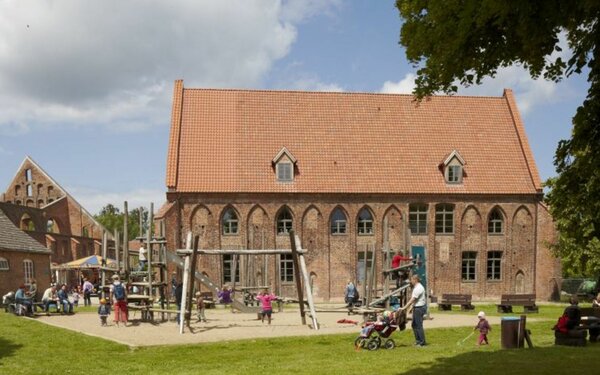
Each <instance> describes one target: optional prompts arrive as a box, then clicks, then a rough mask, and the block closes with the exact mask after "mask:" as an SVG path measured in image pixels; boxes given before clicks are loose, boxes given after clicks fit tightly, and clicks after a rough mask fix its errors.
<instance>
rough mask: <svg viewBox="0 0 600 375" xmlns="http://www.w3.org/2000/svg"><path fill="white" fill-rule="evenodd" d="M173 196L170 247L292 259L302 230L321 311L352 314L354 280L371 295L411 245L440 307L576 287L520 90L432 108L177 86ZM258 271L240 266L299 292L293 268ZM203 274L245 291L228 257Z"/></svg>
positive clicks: (208, 261)
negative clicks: (561, 251)
mask: <svg viewBox="0 0 600 375" xmlns="http://www.w3.org/2000/svg"><path fill="white" fill-rule="evenodd" d="M166 185H167V189H168V190H167V204H166V205H165V206H164V207H163V208H162V209H161V210H160V212H159V213H158V215H157V218H158V219H159V220H158V223H159V224H160V226H161V227H162V228H163V230H164V233H166V236H167V241H168V244H169V248H171V249H173V248H175V247H181V246H183V244H182V238H183V237H184V236H185V233H186V232H187V231H188V230H190V229H191V230H192V231H193V232H194V233H195V234H200V235H201V236H202V239H201V245H200V246H201V247H202V248H223V249H227V248H250V249H257V248H273V247H277V248H288V247H289V239H288V236H287V235H285V234H286V232H287V230H288V229H289V228H293V229H294V230H295V232H296V233H297V234H299V236H300V238H301V241H302V245H303V247H304V248H306V249H308V255H307V262H308V264H307V265H308V271H309V272H310V274H311V277H312V282H313V286H314V290H315V297H316V299H317V300H340V299H341V298H342V296H343V290H344V286H345V284H346V282H347V280H348V279H353V280H358V281H359V283H360V282H361V279H362V278H363V277H364V270H365V263H366V262H367V259H370V256H371V252H372V251H375V255H376V267H377V274H378V275H380V274H381V273H380V271H381V269H382V267H384V264H385V263H384V262H386V260H385V259H384V250H385V249H387V248H390V249H394V250H398V249H399V250H405V249H407V248H409V247H410V245H423V246H425V248H426V254H427V268H428V287H429V289H430V292H431V293H432V294H433V295H438V296H439V295H441V294H442V293H471V294H473V297H474V298H475V299H496V298H498V297H499V295H500V294H502V293H515V292H516V293H536V294H537V296H538V299H540V300H547V299H549V298H550V297H551V296H552V295H553V293H555V292H556V288H557V285H559V283H560V277H561V268H560V264H559V262H558V260H556V259H554V258H553V257H552V255H551V253H550V251H549V250H548V248H547V246H548V244H549V243H551V242H552V241H554V240H555V236H556V231H555V229H554V226H553V223H552V219H551V217H550V216H549V214H548V211H547V209H546V208H545V207H544V206H543V204H542V197H543V193H542V186H541V182H540V178H539V175H538V171H537V168H536V165H535V161H534V159H533V156H532V153H531V150H530V148H529V145H528V142H527V137H526V135H525V130H524V126H523V124H522V121H521V118H520V115H519V112H518V110H517V107H516V103H515V99H514V96H513V94H512V92H511V91H510V90H505V91H504V94H503V95H502V96H501V97H466V96H435V97H432V98H430V99H428V100H425V101H423V102H421V103H419V104H416V103H415V102H414V100H413V97H412V96H410V95H387V94H367V93H322V92H289V91H253V90H219V89H187V88H184V87H183V82H182V81H176V82H175V89H174V98H173V109H172V118H171V133H170V140H169V149H168V159H167V173H166ZM249 262H250V260H246V263H249ZM261 262H262V263H261ZM253 264H254V265H253V266H252V267H250V266H249V265H248V264H243V263H242V264H241V265H240V267H238V268H241V270H242V273H250V275H242V277H241V278H242V279H243V280H250V279H252V278H253V277H254V276H256V278H255V281H256V280H258V281H259V280H261V277H263V276H264V274H267V275H279V278H280V279H281V280H282V283H283V286H284V292H285V291H287V292H288V293H291V291H292V289H293V288H294V286H293V283H292V281H293V275H292V274H291V272H290V270H291V268H290V262H289V260H288V259H281V260H276V259H267V260H263V261H259V262H258V264H259V266H257V265H256V264H257V263H256V262H254V263H253ZM199 269H200V270H202V271H204V272H206V273H207V274H208V275H209V276H211V277H212V278H214V279H216V280H218V281H221V282H228V281H230V280H231V278H232V275H231V258H228V257H223V258H220V257H214V256H213V257H210V256H205V257H202V259H201V261H200V264H199ZM248 277H250V278H248ZM267 279H268V280H267V281H268V282H269V283H270V284H271V285H273V283H274V282H273V278H272V277H270V278H269V277H268V278H267ZM378 282H379V283H380V284H379V285H381V282H382V279H381V277H379V280H378Z"/></svg>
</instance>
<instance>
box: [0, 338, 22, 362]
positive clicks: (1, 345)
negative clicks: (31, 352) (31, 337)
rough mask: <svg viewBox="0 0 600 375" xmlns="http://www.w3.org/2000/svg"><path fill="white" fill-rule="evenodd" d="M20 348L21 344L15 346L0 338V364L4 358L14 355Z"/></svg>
mask: <svg viewBox="0 0 600 375" xmlns="http://www.w3.org/2000/svg"><path fill="white" fill-rule="evenodd" d="M22 347H23V345H21V344H15V343H14V342H12V341H9V340H7V339H5V338H2V337H0V364H2V362H3V359H4V358H6V357H10V356H12V355H14V353H15V352H16V351H17V350H19V349H20V348H22Z"/></svg>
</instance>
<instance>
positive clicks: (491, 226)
mask: <svg viewBox="0 0 600 375" xmlns="http://www.w3.org/2000/svg"><path fill="white" fill-rule="evenodd" d="M488 233H490V234H502V233H504V218H503V217H502V214H501V213H500V211H499V210H498V209H494V211H492V213H491V214H490V220H489V221H488Z"/></svg>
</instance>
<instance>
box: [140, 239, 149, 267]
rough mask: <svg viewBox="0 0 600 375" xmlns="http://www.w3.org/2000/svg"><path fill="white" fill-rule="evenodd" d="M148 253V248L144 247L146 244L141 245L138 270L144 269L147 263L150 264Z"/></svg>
mask: <svg viewBox="0 0 600 375" xmlns="http://www.w3.org/2000/svg"><path fill="white" fill-rule="evenodd" d="M146 254H148V250H146V249H145V248H144V245H141V246H140V250H139V255H138V259H139V265H138V271H143V270H144V268H146V265H147V264H148V258H146Z"/></svg>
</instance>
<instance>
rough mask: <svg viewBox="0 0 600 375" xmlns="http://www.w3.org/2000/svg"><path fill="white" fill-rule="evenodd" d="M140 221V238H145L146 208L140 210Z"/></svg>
mask: <svg viewBox="0 0 600 375" xmlns="http://www.w3.org/2000/svg"><path fill="white" fill-rule="evenodd" d="M138 219H139V221H140V234H139V236H138V237H144V207H140V208H139V209H138Z"/></svg>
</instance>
